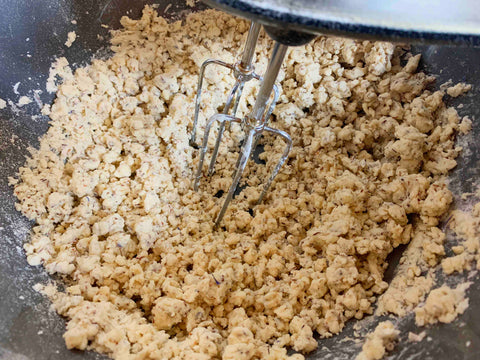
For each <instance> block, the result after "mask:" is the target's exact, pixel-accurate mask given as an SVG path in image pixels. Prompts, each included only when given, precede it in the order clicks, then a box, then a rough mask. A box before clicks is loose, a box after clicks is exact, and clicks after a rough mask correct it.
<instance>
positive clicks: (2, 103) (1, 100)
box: [0, 99, 7, 110]
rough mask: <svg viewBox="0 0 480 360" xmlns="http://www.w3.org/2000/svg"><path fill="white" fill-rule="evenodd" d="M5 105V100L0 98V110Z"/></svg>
mask: <svg viewBox="0 0 480 360" xmlns="http://www.w3.org/2000/svg"><path fill="white" fill-rule="evenodd" d="M6 107H7V102H6V101H5V100H3V99H0V110H1V109H5V108H6Z"/></svg>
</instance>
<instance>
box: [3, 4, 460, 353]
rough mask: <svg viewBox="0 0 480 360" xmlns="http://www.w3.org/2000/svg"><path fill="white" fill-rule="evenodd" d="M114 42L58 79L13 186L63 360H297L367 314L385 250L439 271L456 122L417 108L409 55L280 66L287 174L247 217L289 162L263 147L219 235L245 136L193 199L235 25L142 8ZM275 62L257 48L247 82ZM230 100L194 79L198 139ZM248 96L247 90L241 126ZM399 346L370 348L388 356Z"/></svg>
mask: <svg viewBox="0 0 480 360" xmlns="http://www.w3.org/2000/svg"><path fill="white" fill-rule="evenodd" d="M121 23H122V25H123V27H124V29H122V30H119V31H114V32H113V38H112V49H113V51H114V52H115V55H114V56H113V57H112V58H110V59H108V60H93V61H92V64H91V65H90V66H87V67H84V68H79V69H77V70H76V71H75V72H72V71H71V69H70V68H69V66H68V61H67V60H66V59H65V58H60V59H58V60H57V62H56V63H55V66H54V67H53V68H52V69H51V72H50V77H49V81H48V84H47V90H48V91H57V98H56V100H55V103H54V104H53V105H52V107H51V108H50V107H48V106H47V107H45V108H44V109H43V113H45V114H49V115H50V118H51V120H52V121H51V126H50V128H49V130H48V132H47V134H46V135H45V136H44V137H43V138H42V139H41V142H40V147H39V149H38V150H37V151H33V153H32V156H31V158H30V159H28V160H27V163H26V165H25V167H22V168H21V169H20V171H19V179H18V180H14V179H12V180H11V183H12V184H15V190H14V191H15V194H16V196H17V197H18V199H19V203H18V204H17V208H18V209H19V210H21V211H22V212H23V213H24V214H25V215H26V216H27V217H28V218H30V219H32V220H35V221H36V226H35V227H34V228H33V231H32V236H31V241H30V243H28V244H26V245H25V250H26V253H27V257H28V261H29V263H30V264H33V265H38V264H42V265H43V266H44V267H45V268H46V270H47V271H48V272H49V273H51V274H58V275H61V276H63V277H64V279H65V282H66V284H67V286H66V288H65V290H64V291H59V290H57V289H56V288H55V287H54V286H47V287H46V288H45V289H44V292H45V293H46V294H47V295H48V296H49V297H50V298H51V299H52V301H53V304H54V307H55V309H56V310H57V311H58V312H59V313H60V314H61V315H63V316H65V317H66V318H67V319H68V323H67V331H66V333H65V335H64V338H65V342H66V344H67V347H68V348H77V349H95V350H97V351H99V352H102V353H105V354H108V355H109V356H111V357H113V358H116V359H147V358H148V359H150V358H151V359H166V358H169V359H170V358H171V359H210V358H222V357H223V358H224V359H285V358H290V359H300V358H302V356H301V355H298V354H297V355H293V356H290V357H289V356H288V355H287V352H286V348H285V347H286V346H291V347H292V348H293V349H294V350H296V351H300V352H310V351H312V350H314V349H315V348H316V347H317V341H316V340H315V339H314V337H313V335H314V333H315V332H316V333H318V334H319V335H320V336H321V337H329V336H332V335H333V334H337V333H339V332H340V331H341V330H342V328H343V327H344V324H345V322H346V321H347V320H348V319H351V318H357V319H361V318H362V317H363V316H364V315H365V314H371V313H372V304H373V303H374V302H375V300H376V299H377V297H378V296H379V295H380V294H382V293H383V292H384V291H385V290H386V289H387V287H388V285H387V283H386V282H385V281H383V273H384V271H385V269H386V267H387V263H386V261H385V259H386V257H387V255H388V254H389V253H390V252H391V251H392V250H393V249H394V248H395V247H397V246H399V245H400V244H407V243H409V242H410V241H411V240H412V238H414V239H417V240H416V243H417V244H418V246H419V249H420V253H421V259H422V261H423V262H424V263H425V264H427V265H428V266H433V265H436V264H437V263H438V261H439V260H440V258H441V256H442V255H443V254H444V250H443V239H444V237H443V233H442V231H441V229H440V228H438V227H437V226H438V224H439V222H440V219H441V218H442V217H443V216H444V214H445V213H446V212H447V210H448V207H449V205H450V203H451V201H452V195H451V193H450V191H449V190H448V188H447V186H446V185H445V176H446V175H447V173H448V171H449V170H451V169H452V168H454V167H455V165H456V161H455V158H456V156H457V155H458V153H459V151H460V149H459V148H456V147H455V144H454V140H455V135H456V133H457V131H458V128H459V122H460V119H459V116H458V115H457V113H456V111H455V110H454V109H453V108H447V107H446V106H445V104H444V103H443V100H442V97H443V95H444V91H443V90H441V91H436V92H431V91H429V90H426V87H427V86H428V85H429V84H430V83H432V81H434V78H433V77H431V76H427V75H425V74H424V73H421V72H420V73H419V72H416V68H417V65H418V62H419V59H420V55H417V56H411V57H410V58H409V59H408V61H407V63H406V65H405V66H402V65H401V61H400V59H401V56H402V54H403V53H404V51H403V50H402V49H401V48H400V47H395V46H394V45H392V44H390V43H384V42H368V41H353V40H346V39H339V38H326V37H319V38H318V39H316V40H315V41H313V42H312V43H310V44H308V45H306V46H303V47H297V48H292V49H290V51H289V52H288V54H287V57H286V60H285V64H284V67H283V68H282V70H281V72H280V75H279V79H278V80H279V82H280V83H281V96H280V99H279V102H278V105H277V107H276V108H275V111H274V116H273V119H272V120H271V123H272V124H273V126H275V127H276V128H279V129H282V130H285V131H287V132H288V133H290V134H291V136H292V138H293V141H294V145H293V149H292V151H291V153H290V155H289V159H288V161H287V163H286V165H285V166H284V167H283V168H282V170H281V173H280V174H279V175H278V176H277V178H276V181H275V183H274V184H273V186H272V188H271V190H270V191H269V193H268V194H267V196H266V199H265V201H264V203H263V204H260V205H258V206H255V202H256V200H257V199H258V196H259V194H260V191H261V188H262V184H263V182H264V179H266V178H267V176H268V174H269V173H270V171H271V169H272V167H273V166H274V165H275V163H276V160H277V159H278V157H279V156H280V154H281V152H282V151H283V146H284V144H283V142H282V140H280V139H276V138H273V139H272V138H269V137H266V138H265V139H264V140H262V141H263V145H264V149H265V152H264V153H263V154H262V156H261V158H262V159H263V160H264V161H265V162H266V164H265V165H264V166H263V165H256V164H249V166H248V167H247V170H246V174H245V177H244V182H245V183H247V184H248V186H247V187H246V188H245V189H244V190H243V191H242V192H241V194H240V195H238V196H237V197H236V198H235V200H234V201H233V203H232V205H231V206H230V207H229V209H228V211H227V214H226V215H225V218H224V221H223V228H222V229H221V230H219V231H214V230H213V219H214V217H215V215H216V214H217V213H218V211H219V208H220V206H221V203H222V201H221V199H217V198H216V197H214V195H215V194H216V193H218V192H219V191H220V190H223V191H225V190H227V189H228V186H229V185H230V179H231V171H232V169H233V167H234V164H235V161H236V156H235V155H233V154H231V153H230V152H232V151H236V150H237V145H238V143H239V141H240V140H241V131H240V130H239V129H238V128H237V127H236V126H233V127H232V132H226V134H225V140H224V142H223V143H222V146H221V148H220V157H219V163H218V164H217V168H216V173H215V174H214V175H213V176H212V177H211V179H208V181H207V180H206V179H203V180H202V182H201V188H200V191H199V192H194V191H193V190H192V180H191V179H192V176H193V171H194V169H195V167H196V164H197V163H198V154H197V152H196V151H195V150H194V149H192V148H191V147H190V146H189V145H188V135H189V132H190V130H191V124H192V114H193V105H194V96H195V91H196V83H197V79H198V71H199V66H200V65H201V63H202V62H203V61H204V60H205V59H207V58H220V59H222V60H224V61H227V62H234V61H235V59H237V57H238V52H239V51H240V50H241V48H242V46H241V44H243V42H244V40H245V37H246V31H247V30H248V24H247V23H246V22H245V21H243V20H240V19H235V18H232V17H230V16H228V15H226V14H223V13H219V12H216V11H213V10H209V11H206V12H203V13H197V14H192V15H190V16H189V17H188V18H187V19H186V20H185V22H184V23H183V24H182V23H181V22H176V23H171V24H169V23H167V22H166V21H165V20H164V19H162V18H160V17H158V16H157V14H156V13H155V11H154V9H153V8H152V7H148V6H147V7H146V8H145V10H144V13H143V16H142V18H141V19H140V20H132V19H129V18H127V17H124V18H122V21H121ZM271 46H272V42H271V40H269V39H268V38H266V37H264V36H263V35H262V36H261V37H260V40H259V44H258V47H257V54H256V59H257V60H256V68H257V70H258V72H259V73H263V72H264V71H265V68H266V64H267V59H268V53H269V50H270V49H271ZM57 75H59V76H61V77H62V78H63V83H62V84H61V85H59V86H58V88H57V85H56V83H55V78H56V76H57ZM233 82H234V80H233V78H232V76H231V74H230V73H229V72H228V71H226V70H224V69H222V68H215V67H213V68H211V69H209V71H207V73H206V82H205V89H204V98H203V102H202V111H201V116H200V121H199V123H200V127H201V130H202V129H203V128H204V126H205V119H206V118H208V117H209V116H210V115H212V114H214V113H215V112H217V111H218V109H220V108H221V106H222V105H223V103H224V101H225V98H226V94H227V92H228V91H229V90H230V89H231V87H232V85H233ZM257 90H258V84H257V83H254V82H251V83H248V84H247V86H246V87H245V90H244V96H245V98H244V99H245V101H244V102H242V103H241V104H240V107H239V115H242V114H245V113H246V112H247V111H248V108H249V107H250V106H252V105H253V103H254V101H255V94H256V91H257ZM200 133H202V131H200ZM212 141H213V138H212ZM212 144H213V143H212ZM212 144H211V145H212ZM250 209H253V216H252V215H251V214H250V212H249V210H250ZM408 271H410V270H408ZM411 271H413V273H414V274H416V275H419V274H417V272H418V271H417V270H416V269H412V270H411ZM407 285H408V284H407ZM415 296H417V295H415ZM417 297H418V296H417ZM420 297H421V296H420ZM420 297H418V298H420ZM415 301H417V300H415ZM386 330H388V331H389V334H390V335H388V336H386V337H385V336H383V335H381V333H383V332H384V331H386ZM395 333H396V330H392V329H391V328H390V325H384V326H383V327H382V328H381V329H379V330H378V333H377V335H378V337H379V338H381V339H382V340H381V343H382V347H383V348H384V347H385V346H386V343H385V341H386V340H388V339H391V338H392V336H393V334H395ZM388 341H390V340H388Z"/></svg>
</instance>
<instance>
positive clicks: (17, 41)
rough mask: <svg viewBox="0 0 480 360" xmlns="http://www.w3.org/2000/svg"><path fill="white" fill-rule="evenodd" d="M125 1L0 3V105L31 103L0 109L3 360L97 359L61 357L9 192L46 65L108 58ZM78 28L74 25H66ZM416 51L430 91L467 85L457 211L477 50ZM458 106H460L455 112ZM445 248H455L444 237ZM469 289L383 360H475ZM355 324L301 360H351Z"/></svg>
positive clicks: (405, 323) (58, 333)
mask: <svg viewBox="0 0 480 360" xmlns="http://www.w3.org/2000/svg"><path fill="white" fill-rule="evenodd" d="M152 2H153V1H135V2H133V1H129V0H81V1H80V0H43V1H35V0H10V1H6V0H2V1H1V5H2V6H1V8H2V9H1V11H0V98H2V99H5V100H7V99H8V100H10V101H11V102H13V103H17V102H18V99H19V97H20V96H21V95H28V96H31V97H34V98H35V101H34V102H32V103H31V104H28V105H26V106H23V107H21V108H19V107H16V106H7V107H6V108H5V109H2V110H0V168H1V171H2V176H0V358H2V359H22V360H24V359H31V360H33V359H35V360H44V359H45V360H46V359H52V360H54V359H103V358H105V357H104V356H102V355H100V354H96V353H93V352H77V351H68V350H67V349H66V347H65V345H64V341H63V338H62V333H63V331H64V326H65V325H64V320H63V319H62V318H61V317H60V316H58V315H57V314H56V313H55V312H54V311H53V310H50V308H49V301H48V300H47V299H46V298H44V297H43V296H42V295H40V294H38V293H37V292H35V291H34V290H33V285H34V284H36V283H39V282H43V283H44V282H46V281H48V280H49V276H48V275H47V274H46V272H45V271H44V270H43V268H41V267H31V266H29V265H28V264H27V262H26V258H25V256H24V252H23V248H22V245H23V243H24V242H25V241H26V240H27V238H28V233H29V230H30V228H31V226H32V223H31V222H29V221H28V220H27V219H26V218H25V217H23V216H22V215H21V214H20V213H19V212H17V211H16V210H15V207H14V204H15V198H14V196H13V192H12V188H11V187H10V186H9V185H8V179H7V178H8V177H9V176H14V175H15V173H16V172H17V170H18V168H19V167H20V166H22V165H23V163H24V161H25V156H27V155H28V147H30V146H32V147H36V146H38V137H39V136H40V135H42V134H43V133H45V131H46V130H47V128H48V118H47V117H46V116H42V115H41V113H40V106H41V105H42V104H46V103H51V102H52V100H53V96H54V95H53V94H49V93H47V92H46V90H45V81H46V78H47V77H48V70H49V67H50V64H51V63H52V61H53V60H54V59H55V57H59V56H65V57H66V58H67V59H68V60H69V62H70V64H72V65H73V67H78V66H82V65H85V64H87V63H88V62H89V60H90V59H91V57H92V55H94V54H95V55H96V56H97V57H104V56H107V55H108V54H109V50H108V37H109V33H108V30H109V29H107V28H105V27H102V26H101V24H106V25H108V26H109V28H110V29H115V28H119V26H120V24H119V19H120V17H121V16H123V15H125V14H127V15H129V16H131V17H134V18H135V17H138V16H139V15H140V13H141V9H142V8H143V7H144V5H145V4H146V3H152ZM155 3H157V4H158V12H159V14H161V15H163V16H165V17H166V18H168V19H172V20H178V19H181V18H183V17H184V16H186V14H188V13H189V12H191V11H197V10H201V9H204V8H205V6H204V5H202V4H197V5H196V6H195V7H193V8H191V7H188V6H186V4H185V3H184V2H183V1H165V0H157V1H155ZM72 20H75V21H76V24H74V23H72ZM69 31H75V32H76V34H77V36H78V38H77V40H76V41H75V42H74V43H73V45H72V46H71V47H70V48H66V47H65V45H64V43H65V40H66V38H67V33H68V32H69ZM412 51H413V52H414V53H418V52H420V53H422V54H423V58H422V62H421V70H423V71H425V72H427V73H429V74H432V75H436V76H437V82H436V84H435V86H437V87H438V86H439V85H440V84H442V83H444V82H446V81H448V80H450V79H451V80H452V81H453V83H457V82H467V83H470V84H472V85H473V86H474V88H473V90H472V91H470V92H469V93H468V94H466V95H465V96H463V97H460V98H457V99H447V101H448V102H447V104H448V105H453V106H459V108H458V111H459V113H460V115H462V116H463V115H468V116H469V117H470V118H471V119H473V130H472V131H471V132H470V133H469V134H468V135H466V136H465V137H463V138H462V139H461V140H460V143H461V145H462V146H464V147H465V151H464V152H463V153H462V155H461V156H460V158H459V161H458V166H457V168H456V169H455V170H454V171H453V172H452V174H451V176H450V188H451V189H452V191H453V193H454V194H455V204H454V206H456V207H457V208H463V207H466V206H468V203H467V201H464V200H462V199H461V197H460V195H461V194H462V193H465V192H470V191H473V190H474V189H475V183H476V181H477V179H478V178H479V175H480V167H479V162H478V161H479V152H480V142H479V141H478V138H479V137H480V125H479V124H478V122H477V121H476V120H477V118H478V117H479V116H480V91H479V90H478V89H479V87H480V63H479V60H478V59H479V58H480V50H479V49H476V48H472V47H453V46H447V45H428V44H417V45H415V46H414V47H413V48H412ZM460 105H461V106H460ZM447 239H448V240H447V243H448V242H450V243H452V242H454V241H455V239H454V237H453V235H452V234H451V233H448V234H447ZM402 250H403V249H402V248H399V249H397V250H396V251H395V252H394V253H392V255H391V256H390V261H391V265H390V267H389V269H388V271H387V274H386V277H387V280H389V279H391V278H392V276H393V275H394V273H395V264H396V262H398V259H399V257H400V255H401V252H402ZM466 276H467V274H465V275H457V276H450V277H448V279H445V280H444V279H442V278H441V279H440V282H443V281H445V282H447V283H449V284H455V283H458V282H460V281H463V280H464V279H465V278H466ZM472 281H473V282H474V283H473V285H472V286H471V287H470V289H469V291H468V295H469V297H470V307H469V308H468V309H467V311H466V312H465V313H464V314H463V315H462V316H460V318H459V319H458V320H456V321H455V322H453V323H451V324H441V325H435V326H433V327H430V328H427V329H426V332H427V336H428V338H427V339H426V340H424V341H422V342H420V343H411V342H406V341H401V342H400V343H399V344H398V346H397V347H396V349H395V350H394V351H393V352H392V354H391V356H390V357H389V359H449V360H453V359H478V358H480V322H479V321H478V317H479V314H480V280H478V279H477V278H475V277H472ZM382 319H384V318H380V319H378V318H374V317H369V318H366V319H364V320H362V321H360V323H359V324H358V325H357V326H360V329H361V330H360V332H366V331H368V330H371V329H372V328H374V327H375V325H376V324H377V323H378V322H379V321H380V320H382ZM354 325H355V322H350V323H349V324H348V325H347V327H346V329H345V330H344V332H342V333H341V334H340V335H339V336H335V337H333V338H330V339H319V344H320V345H319V348H318V350H316V351H315V352H313V353H312V354H310V355H309V356H308V359H352V358H354V354H356V353H358V349H359V347H358V345H356V346H355V344H354V343H353V341H352V340H351V339H350V338H351V337H352V336H353V331H354V330H353V327H354ZM397 326H398V328H399V329H400V330H401V331H402V340H405V339H406V334H407V333H408V331H416V332H419V330H418V329H417V328H415V326H414V319H413V316H412V315H410V316H407V317H405V318H404V319H401V320H400V321H399V322H398V324H397Z"/></svg>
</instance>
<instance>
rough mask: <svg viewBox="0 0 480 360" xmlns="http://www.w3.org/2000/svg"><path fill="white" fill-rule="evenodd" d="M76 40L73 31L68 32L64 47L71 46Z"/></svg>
mask: <svg viewBox="0 0 480 360" xmlns="http://www.w3.org/2000/svg"><path fill="white" fill-rule="evenodd" d="M76 39H77V34H76V33H75V31H70V32H69V33H68V35H67V41H65V46H66V47H70V46H72V44H73V42H74V41H75V40H76Z"/></svg>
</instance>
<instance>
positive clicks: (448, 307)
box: [415, 283, 471, 326]
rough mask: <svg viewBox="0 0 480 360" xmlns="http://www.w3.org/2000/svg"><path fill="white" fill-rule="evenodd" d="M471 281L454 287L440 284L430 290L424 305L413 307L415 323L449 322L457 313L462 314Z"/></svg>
mask: <svg viewBox="0 0 480 360" xmlns="http://www.w3.org/2000/svg"><path fill="white" fill-rule="evenodd" d="M470 285H471V283H463V284H460V285H458V286H457V287H456V288H455V289H451V288H450V287H448V286H445V285H444V286H442V287H440V288H438V289H435V290H432V292H430V294H429V295H428V297H427V300H426V301H425V305H424V306H422V307H418V308H417V309H415V323H416V324H417V325H418V326H425V325H429V324H436V323H437V322H442V323H450V322H452V321H453V320H455V319H456V318H457V316H458V314H463V313H464V312H465V310H466V309H467V307H468V298H466V297H465V292H466V290H467V289H468V288H469V287H470Z"/></svg>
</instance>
